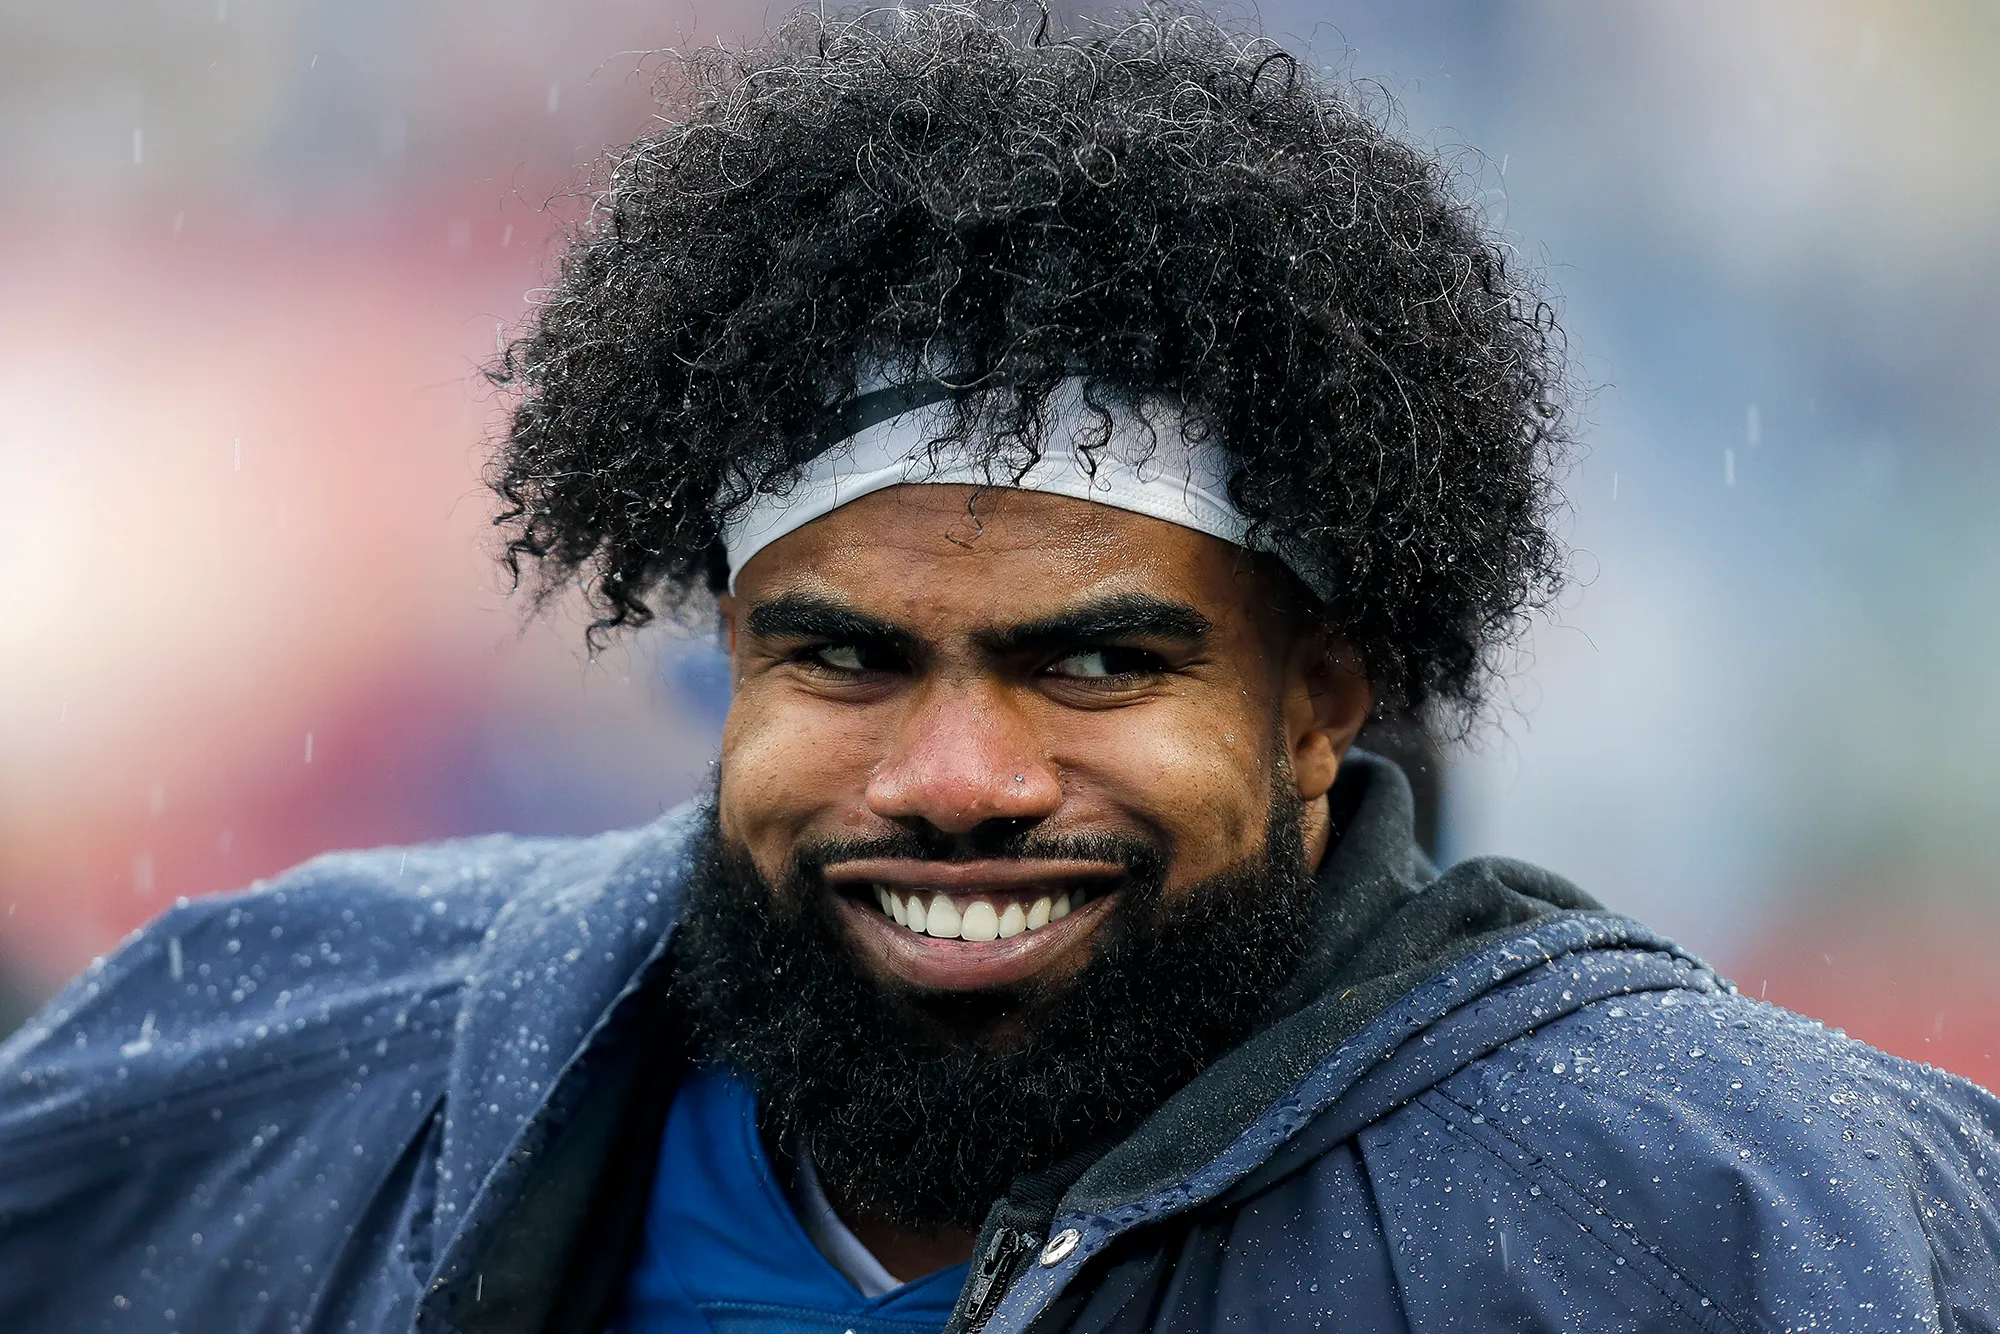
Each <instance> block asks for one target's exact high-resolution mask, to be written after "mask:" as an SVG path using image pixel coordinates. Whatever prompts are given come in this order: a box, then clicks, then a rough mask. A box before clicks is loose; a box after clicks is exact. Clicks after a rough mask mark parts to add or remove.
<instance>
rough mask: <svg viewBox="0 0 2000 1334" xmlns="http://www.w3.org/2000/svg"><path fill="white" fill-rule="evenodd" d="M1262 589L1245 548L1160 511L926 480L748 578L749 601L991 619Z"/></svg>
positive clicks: (1233, 603)
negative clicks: (787, 598) (1110, 601)
mask: <svg viewBox="0 0 2000 1334" xmlns="http://www.w3.org/2000/svg"><path fill="white" fill-rule="evenodd" d="M1258 587H1259V580H1258V576H1257V572H1256V569H1255V562H1254V561H1253V560H1252V559H1251V558H1250V556H1249V554H1248V553H1247V552H1245V551H1244V550H1243V549H1242V548H1241V547H1238V546H1235V545H1234V544H1232V543H1229V542H1225V541H1223V540H1222V539H1220V538H1217V537H1211V536H1209V535H1208V534H1207V533H1199V532H1196V531H1195V530H1193V529H1191V528H1183V527H1181V526H1180V525H1179V524H1174V523H1168V522H1166V521H1165V520H1163V519H1155V518H1152V517H1150V516H1149V515H1144V514H1134V513H1132V512H1130V511H1128V510H1121V509H1114V508H1112V507H1110V506H1108V505H1098V504H1094V503H1092V502H1090V501H1087V500H1076V499H1073V498H1071V497H1069V496H1057V495H1049V494H1047V493H1044V492H1037V491H1013V490H1006V489H1001V488H975V487H970V486H947V485H921V486H895V487H890V488H888V489H886V490H882V491H876V492H872V493H870V494H869V495H866V496H863V497H861V498H860V499H858V500H855V501H852V502H850V503H848V504H846V505H843V506H841V507H840V508H839V509H837V510H834V511H833V512H831V513H830V514H826V515H824V516H822V517H820V518H818V519H815V520H813V521H812V522H811V523H809V524H806V525H804V526H803V527H801V528H799V529H798V530H797V531H795V532H792V533H788V534H786V535H785V536H784V537H783V538H781V539H779V540H778V541H776V542H773V543H772V544H771V545H770V546H768V547H766V548H764V549H763V550H762V551H760V552H758V553H757V555H755V556H754V557H752V558H751V560H750V563H749V564H748V565H746V566H745V567H744V569H743V571H742V572H741V574H740V575H739V576H738V578H737V591H738V593H739V595H740V596H742V597H743V598H744V599H745V601H748V602H752V603H754V602H759V601H763V600H765V599H767V598H771V597H775V596H777V595H779V594H780V593H785V592H794V591H799V592H803V591H808V590H811V591H817V592H822V593H830V594H834V595H836V596H839V597H841V598H843V599H845V600H849V601H852V602H855V603H856V604H861V605H867V606H869V607H872V608H877V609H880V610H883V611H889V610H892V609H894V610H897V611H900V612H904V613H917V612H922V613H926V614H931V615H937V614H951V615H957V616H964V617H967V618H969V619H978V620H981V621H986V622H989V623H990V622H992V621H994V620H995V619H1012V618H1013V617H1015V616H1016V615H1032V614H1035V613H1036V612H1037V611H1040V610H1046V609H1048V608H1051V607H1053V606H1058V605H1061V604H1063V603H1067V602H1072V601H1076V600H1079V599H1083V598H1088V597H1096V596H1109V595H1114V594H1119V593H1148V594H1152V595H1153V596H1156V597H1165V598H1171V599H1173V600H1175V601H1180V602H1185V603H1188V604H1189V605H1192V606H1195V607H1196V608H1198V609H1199V610H1201V611H1202V612H1203V613H1204V614H1205V615H1208V616H1209V617H1210V619H1211V620H1217V619H1218V613H1221V614H1224V615H1226V614H1227V613H1228V612H1229V611H1230V609H1231V608H1235V609H1236V611H1235V614H1236V615H1237V616H1241V615H1243V614H1245V613H1247V612H1248V610H1249V609H1250V606H1251V603H1252V599H1253V597H1254V596H1255V595H1256V592H1257V589H1258Z"/></svg>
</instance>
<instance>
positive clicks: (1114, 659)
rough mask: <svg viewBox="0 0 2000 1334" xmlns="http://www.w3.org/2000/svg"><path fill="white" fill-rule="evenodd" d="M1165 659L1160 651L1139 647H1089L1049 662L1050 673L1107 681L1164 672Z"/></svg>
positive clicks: (1076, 678)
mask: <svg viewBox="0 0 2000 1334" xmlns="http://www.w3.org/2000/svg"><path fill="white" fill-rule="evenodd" d="M1165 668H1166V662H1165V661H1164V660H1163V659H1162V658H1161V657H1160V655H1159V654H1157V653H1148V652H1146V651H1145V650H1144V649H1136V648H1086V649H1078V650H1077V651H1076V652H1074V653H1069V654H1065V655H1064V656H1062V657H1060V658H1057V659H1056V660H1055V661H1054V662H1052V663H1050V664H1049V665H1048V668H1047V671H1048V673H1049V674H1050V675H1051V676H1062V677H1068V678H1069V679H1071V680H1076V681H1092V680H1108V679H1113V678H1118V677H1131V676H1150V675H1152V674H1154V673H1156V672H1159V671H1163V670H1165Z"/></svg>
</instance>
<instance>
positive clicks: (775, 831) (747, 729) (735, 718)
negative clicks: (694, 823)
mask: <svg viewBox="0 0 2000 1334" xmlns="http://www.w3.org/2000/svg"><path fill="white" fill-rule="evenodd" d="M851 714H852V711H848V712H847V713H846V714H843V713H842V711H838V710H835V711H829V710H825V709H814V708H811V707H807V706H804V705H802V704H800V703H798V702H796V701H795V700H787V699H785V698H783V697H781V696H775V695H774V694H773V693H770V692H763V691H750V692H746V693H745V694H742V695H739V696H738V697H737V699H736V700H735V701H733V702H732V703H731V705H730V709H729V717H728V719H727V721H725V722H724V724H723V729H722V776H721V787H720V791H719V794H718V798H717V800H718V808H719V814H720V816H721V820H722V830H723V833H724V834H725V835H726V836H727V837H729V838H730V839H732V840H736V841H739V842H741V843H742V844H744V846H746V847H748V848H749V849H750V853H751V855H752V856H753V857H754V858H756V860H757V864H758V868H759V869H760V870H762V871H763V872H764V873H765V874H766V875H771V874H773V872H774V869H775V868H777V867H781V866H782V865H783V864H784V862H785V860H786V858H787V857H788V856H789V853H790V845H791V844H792V843H793V842H794V841H796V840H797V839H798V837H799V836H800V835H801V834H802V833H804V832H805V831H806V829H807V828H808V827H811V826H814V825H821V826H823V824H824V816H825V813H826V812H827V811H828V810H829V809H838V810H845V811H848V812H859V810H860V809H861V794H862V791H863V790H864V788H865V787H866V785H867V782H868V773H869V767H870V765H871V764H872V763H873V762H874V760H873V756H874V747H873V746H872V744H871V741H870V739H869V738H868V737H866V736H863V735H860V734H859V731H858V729H857V720H856V719H855V718H854V717H853V716H851ZM849 822H851V820H850V821H849Z"/></svg>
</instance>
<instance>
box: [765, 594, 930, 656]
mask: <svg viewBox="0 0 2000 1334" xmlns="http://www.w3.org/2000/svg"><path fill="white" fill-rule="evenodd" d="M744 625H745V627H746V628H747V629H748V630H749V631H750V633H751V634H753V635H756V636H757V637H758V638H760V639H825V640H829V641H832V642H835V643H841V644H865V645H872V646H875V647H879V648H886V649H891V650H894V651H896V652H898V653H902V654H905V655H909V654H911V653H913V652H914V650H915V648H916V643H917V641H916V637H915V636H913V635H912V634H910V632H909V631H907V630H904V629H902V628H900V627H898V626H894V625H891V624H890V623H889V622H887V621H882V620H877V619H876V618H875V617H873V616H869V615H867V614H866V613H863V612H859V611H856V610H855V609H854V608H852V607H850V606H847V605H846V604H844V603H840V602H836V601H834V600H833V599H832V598H828V597H821V596H819V595H818V594H814V593H796V592H794V593H780V594H779V595H778V596H777V597H774V598H772V599H771V600H770V601H769V602H760V603H758V604H757V605H756V606H754V607H752V608H751V609H750V614H749V615H748V616H746V617H745V618H744Z"/></svg>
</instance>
